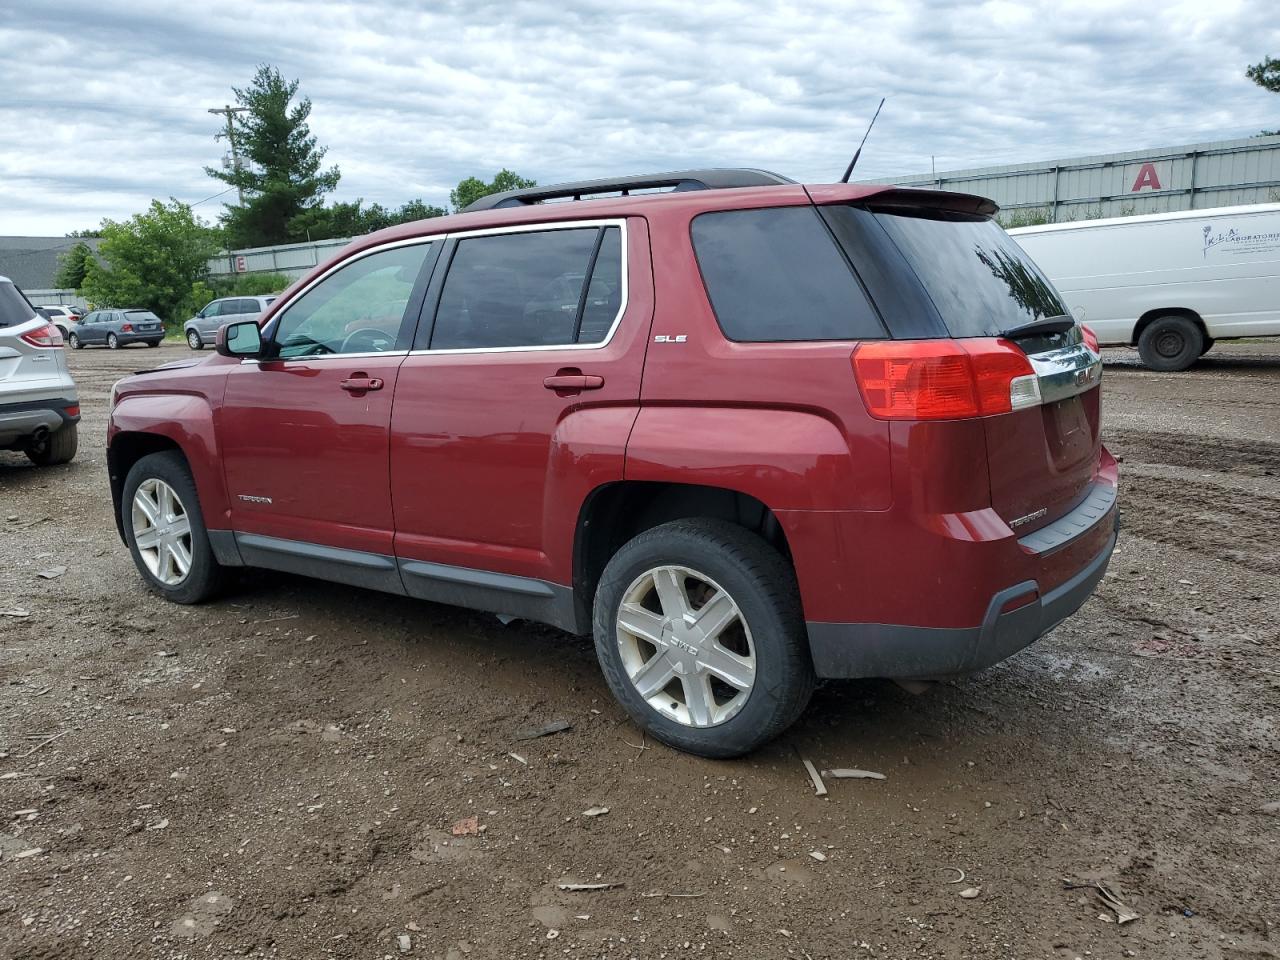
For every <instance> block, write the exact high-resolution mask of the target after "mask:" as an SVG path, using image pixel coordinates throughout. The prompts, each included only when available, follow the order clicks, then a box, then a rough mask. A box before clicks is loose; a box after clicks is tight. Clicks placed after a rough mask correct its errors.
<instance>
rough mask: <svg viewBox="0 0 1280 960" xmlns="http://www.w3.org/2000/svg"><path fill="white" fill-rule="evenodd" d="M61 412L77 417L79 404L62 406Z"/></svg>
mask: <svg viewBox="0 0 1280 960" xmlns="http://www.w3.org/2000/svg"><path fill="white" fill-rule="evenodd" d="M62 412H63V413H65V414H66V415H67V416H68V417H78V416H80V404H78V403H73V404H72V405H71V406H69V407H63V408H62Z"/></svg>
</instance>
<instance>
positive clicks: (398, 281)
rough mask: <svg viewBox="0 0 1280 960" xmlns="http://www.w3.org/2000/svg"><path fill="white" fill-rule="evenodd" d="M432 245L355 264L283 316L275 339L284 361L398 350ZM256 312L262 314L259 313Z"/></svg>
mask: <svg viewBox="0 0 1280 960" xmlns="http://www.w3.org/2000/svg"><path fill="white" fill-rule="evenodd" d="M430 247H431V244H429V243H416V244H412V245H410V246H404V247H392V248H391V249H389V250H381V251H379V252H377V253H371V254H369V255H367V256H364V257H360V258H358V259H356V260H352V261H350V262H349V263H347V264H346V265H345V266H342V267H340V268H339V269H338V270H336V271H335V272H333V273H331V274H329V275H328V276H327V277H325V278H324V279H323V280H321V281H320V282H319V283H317V284H316V285H315V286H314V287H312V288H311V289H310V290H308V291H307V292H306V293H304V294H302V296H300V297H298V298H297V299H296V300H294V301H293V302H292V303H290V304H289V305H288V306H287V307H286V308H285V310H284V313H282V314H280V319H279V322H278V323H277V324H276V327H275V332H274V335H273V337H272V340H273V342H274V344H275V355H276V356H278V357H281V358H288V357H313V356H324V355H327V354H334V353H370V352H380V351H384V350H393V349H395V346H396V341H397V339H398V338H399V336H400V330H401V327H402V326H403V325H404V320H405V316H404V314H405V307H406V305H407V304H408V302H409V297H410V296H411V295H412V294H413V287H414V284H415V283H416V282H417V279H418V274H419V272H420V271H421V270H422V265H423V263H424V262H425V261H426V258H427V253H428V251H429V250H430ZM253 312H254V313H256V312H257V311H256V310H254V311H253Z"/></svg>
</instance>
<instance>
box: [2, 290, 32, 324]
mask: <svg viewBox="0 0 1280 960" xmlns="http://www.w3.org/2000/svg"><path fill="white" fill-rule="evenodd" d="M34 316H36V312H35V310H34V309H33V308H32V306H31V304H29V303H28V302H27V298H26V297H24V296H23V295H22V291H21V290H19V289H18V288H17V287H15V286H14V285H13V284H12V283H9V282H8V281H5V282H4V283H0V327H16V326H17V325H18V324H20V323H26V322H27V321H28V320H30V319H31V318H32V317H34Z"/></svg>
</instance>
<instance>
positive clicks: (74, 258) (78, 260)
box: [53, 241, 93, 290]
mask: <svg viewBox="0 0 1280 960" xmlns="http://www.w3.org/2000/svg"><path fill="white" fill-rule="evenodd" d="M92 259H93V248H91V247H90V246H89V245H88V244H87V243H85V242H83V241H81V242H80V243H77V244H76V245H75V246H74V247H72V248H71V249H70V250H68V251H67V252H66V253H64V254H63V255H62V256H60V257H59V258H58V272H57V273H56V274H54V276H53V285H54V286H55V287H57V288H58V289H59V290H79V289H80V288H81V287H82V286H83V285H84V278H85V274H86V273H88V272H89V261H90V260H92Z"/></svg>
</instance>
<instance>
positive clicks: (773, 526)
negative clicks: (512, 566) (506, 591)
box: [573, 480, 792, 632]
mask: <svg viewBox="0 0 1280 960" xmlns="http://www.w3.org/2000/svg"><path fill="white" fill-rule="evenodd" d="M687 519H712V520H723V521H727V522H729V523H732V524H734V525H735V526H739V527H742V528H743V529H745V530H748V531H750V532H752V533H755V534H756V535H757V536H759V537H760V538H761V539H763V540H764V541H765V542H766V543H768V544H769V545H770V546H771V547H773V549H775V550H776V551H777V552H778V553H779V554H780V555H781V556H782V558H783V559H784V560H785V561H786V562H787V563H788V565H791V564H792V559H791V548H790V545H789V544H788V543H787V538H786V534H785V533H784V531H783V529H782V525H781V524H780V523H779V522H778V517H777V516H776V514H774V512H773V510H771V509H770V508H769V506H768V505H767V504H765V503H764V502H762V501H761V500H759V499H757V498H756V497H753V496H751V495H750V494H747V493H743V492H741V491H738V490H732V489H729V488H726V487H712V486H702V485H699V484H691V483H660V482H654V481H640V480H620V481H616V482H613V483H607V484H604V485H602V486H599V487H596V488H595V489H594V490H593V491H591V493H590V494H589V495H588V496H587V498H586V499H585V500H584V501H583V503H582V506H581V508H580V510H579V513H578V523H577V529H576V531H575V535H574V549H573V585H574V597H575V606H576V608H577V615H578V623H579V625H580V626H581V627H582V628H583V632H585V630H586V629H587V628H589V626H590V623H591V610H592V604H593V601H594V598H595V592H596V587H597V586H598V584H599V582H600V575H601V574H602V573H603V572H604V568H605V566H606V565H607V564H608V563H609V561H610V559H612V557H613V555H614V554H616V553H617V552H618V550H620V549H621V548H622V547H623V546H624V545H625V544H626V543H628V542H629V541H630V540H632V539H633V538H635V537H636V536H638V535H639V534H641V533H644V532H645V531H646V530H651V529H653V528H654V527H658V526H661V525H662V524H664V523H669V522H671V521H673V520H687Z"/></svg>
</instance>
